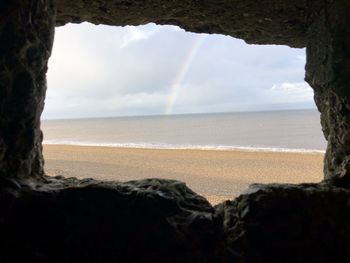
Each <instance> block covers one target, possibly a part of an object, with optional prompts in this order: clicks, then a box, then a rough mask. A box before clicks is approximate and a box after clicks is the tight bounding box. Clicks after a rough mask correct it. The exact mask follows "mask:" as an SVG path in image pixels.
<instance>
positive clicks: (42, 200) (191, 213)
mask: <svg viewBox="0 0 350 263" xmlns="http://www.w3.org/2000/svg"><path fill="white" fill-rule="evenodd" d="M349 13H350V2H349V1H347V0H337V1H331V0H322V1H314V0H297V1H291V0H273V1H267V0H264V1H259V2H258V4H257V2H256V1H252V0H248V1H240V0H235V1H231V0H222V1H211V0H208V1H206V0H186V1H161V0H158V1H157V0H150V1H145V0H136V1H129V0H122V1H103V0H96V1H86V0H77V1H68V0H56V1H53V0H40V1H30V0H8V1H5V2H4V3H2V5H1V7H0V37H1V41H0V208H1V210H0V211H1V212H0V232H1V233H2V235H1V237H0V239H1V241H2V242H1V243H2V244H5V245H4V246H1V248H0V249H1V250H0V261H1V262H17V261H19V260H22V261H23V260H25V261H26V262H37V261H38V260H39V261H41V262H66V261H81V260H85V261H88V262H89V261H90V262H97V261H98V260H101V259H102V260H104V261H111V260H118V261H119V262H164V261H167V262H229V261H230V260H234V259H236V260H238V261H243V262H244V261H246V262H261V261H266V262H273V261H277V262H281V261H288V260H289V261H294V262H296V261H301V260H302V261H308V262H310V261H315V260H318V261H321V262H322V261H324V262H329V261H330V260H333V261H336V260H340V259H343V258H348V257H349V254H350V252H349V250H348V246H349V244H350V238H349V236H350V235H349V228H348V226H347V223H348V222H349V219H350V218H349V217H350V207H349V206H350V204H349V202H348V200H349V195H350V193H349V190H348V189H347V187H348V185H349V180H350V173H349V171H350V127H349V124H350V119H349V118H350V114H349V111H350V105H349V104H350V100H349V97H350V95H349V94H350V92H349V89H348V86H349V85H350V83H349V79H350V67H349V65H350V52H349V46H350V37H349V36H350V27H349V26H348V25H349V24H350V23H349V22H350V16H348V14H349ZM83 21H89V22H92V23H97V24H98V23H103V24H109V25H127V24H131V25H138V24H144V23H147V22H155V23H158V24H175V25H179V26H181V27H183V28H185V29H187V30H191V31H194V32H207V33H221V34H228V35H231V36H234V37H238V38H242V39H244V40H246V41H247V42H249V43H258V44H285V45H290V46H293V47H304V46H306V47H307V65H306V80H307V81H308V83H309V84H310V85H311V86H312V88H313V89H314V91H315V101H316V104H317V106H318V109H319V110H320V112H321V124H322V128H323V131H324V134H325V137H326V139H327V140H328V147H327V152H326V156H325V179H326V180H325V181H324V182H323V183H321V184H313V185H299V186H290V185H284V186H281V185H280V186H255V187H253V188H251V189H250V192H247V193H246V194H243V195H242V196H241V197H239V198H238V199H236V200H235V201H227V202H225V203H223V204H220V205H219V206H217V207H215V208H213V207H211V206H210V205H209V203H208V202H207V201H206V200H205V199H203V198H202V197H200V196H198V195H196V194H195V193H193V192H192V191H191V190H189V189H188V188H186V187H185V185H183V184H182V183H179V182H176V181H162V180H157V179H153V180H146V181H134V182H128V183H123V184H120V183H106V182H98V181H94V180H83V181H80V180H76V179H65V178H61V177H56V178H49V177H46V176H45V175H44V171H43V163H44V161H43V157H42V146H41V141H42V133H41V131H40V115H41V112H42V110H43V106H44V98H45V91H46V76H45V74H46V70H47V61H48V59H49V56H50V52H51V48H52V43H53V35H54V27H55V25H56V24H57V25H63V24H65V23H67V22H83ZM155 176H156V175H155ZM337 186H340V187H341V188H339V187H337ZM52 224H54V225H52ZM106 240H107V241H108V242H105V241H106ZM122 243H125V244H124V245H123V246H122ZM59 248H61V250H60V249H59ZM320 248H321V249H320ZM298 251H302V252H303V253H301V252H298ZM19 252H20V253H19Z"/></svg>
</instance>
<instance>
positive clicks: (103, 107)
mask: <svg viewBox="0 0 350 263" xmlns="http://www.w3.org/2000/svg"><path fill="white" fill-rule="evenodd" d="M305 59H306V57H305V50H304V49H292V48H289V47H286V46H275V45H273V46H272V45H248V44H246V43H245V42H244V41H242V40H239V39H235V38H232V37H230V36H224V35H215V34H213V35H209V34H195V33H190V32H185V31H184V30H183V29H181V28H179V27H175V26H158V25H155V24H147V25H143V26H137V27H133V26H126V27H114V26H113V27H112V26H101V25H100V26H95V25H92V24H88V23H83V24H79V25H76V24H75V25H73V24H68V25H66V26H64V27H58V28H56V34H55V41H54V47H53V52H52V56H51V58H50V61H49V70H48V74H47V77H48V90H47V94H46V104H45V110H44V113H43V119H56V118H87V117H112V116H134V115H166V114H185V113H209V112H233V111H263V110H283V109H304V108H315V105H314V102H313V92H312V89H311V88H310V87H309V86H308V85H307V83H305V82H304V66H305Z"/></svg>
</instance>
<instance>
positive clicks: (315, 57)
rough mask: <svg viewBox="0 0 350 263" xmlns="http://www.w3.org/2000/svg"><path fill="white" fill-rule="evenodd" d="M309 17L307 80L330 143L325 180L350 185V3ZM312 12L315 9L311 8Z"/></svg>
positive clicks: (342, 2)
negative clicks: (313, 93) (312, 90)
mask: <svg viewBox="0 0 350 263" xmlns="http://www.w3.org/2000/svg"><path fill="white" fill-rule="evenodd" d="M328 2H329V3H328V4H327V6H326V8H324V9H322V10H321V11H319V12H315V13H312V15H311V16H310V28H309V31H308V41H307V43H308V44H307V64H306V78H305V79H306V80H307V82H308V83H309V84H310V86H311V87H312V88H313V89H314V92H315V101H316V104H317V107H318V109H319V111H320V112H321V124H322V129H323V133H324V135H325V138H326V140H327V141H328V147H327V152H326V156H325V166H324V174H325V179H326V180H328V181H330V182H332V183H336V184H338V185H343V186H348V185H349V183H350V89H349V88H350V27H349V24H350V15H349V14H350V2H349V1H347V0H337V1H328ZM310 8H311V10H313V9H312V6H310Z"/></svg>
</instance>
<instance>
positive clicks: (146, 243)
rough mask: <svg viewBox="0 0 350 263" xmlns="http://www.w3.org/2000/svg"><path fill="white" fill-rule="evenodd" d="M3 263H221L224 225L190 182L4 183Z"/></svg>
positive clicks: (0, 216) (57, 180)
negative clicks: (190, 185)
mask: <svg viewBox="0 0 350 263" xmlns="http://www.w3.org/2000/svg"><path fill="white" fill-rule="evenodd" d="M2 188H3V189H1V192H0V193H1V199H0V202H1V210H2V212H1V214H0V233H1V236H0V239H1V244H2V246H1V248H0V249H1V253H0V262H220V259H223V258H225V257H224V255H223V252H224V251H223V250H222V249H223V248H224V245H223V243H224V238H223V232H222V221H220V220H219V219H218V218H217V217H216V216H215V212H214V209H213V207H212V206H211V205H210V204H209V203H208V201H206V200H205V199H204V198H203V197H201V196H199V195H197V194H195V193H194V192H192V191H191V190H190V189H188V188H187V187H186V186H185V184H184V183H181V182H177V181H171V180H166V181H165V180H157V179H153V180H142V181H132V182H127V183H103V182H99V181H94V180H82V181H79V180H77V179H63V178H61V177H56V178H52V179H51V178H49V179H47V182H46V184H38V185H35V184H33V183H32V184H31V185H20V184H18V183H16V182H14V181H7V182H6V183H4V182H2Z"/></svg>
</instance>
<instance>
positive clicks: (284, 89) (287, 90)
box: [270, 82, 313, 102]
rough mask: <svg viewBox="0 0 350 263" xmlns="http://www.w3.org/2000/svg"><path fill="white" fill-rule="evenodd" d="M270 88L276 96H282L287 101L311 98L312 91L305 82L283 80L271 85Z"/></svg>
mask: <svg viewBox="0 0 350 263" xmlns="http://www.w3.org/2000/svg"><path fill="white" fill-rule="evenodd" d="M270 90H271V92H272V93H273V94H274V95H275V96H278V98H283V97H284V98H286V99H287V100H288V101H294V102H304V101H310V100H312V99H313V91H312V89H311V87H310V86H309V85H308V84H307V83H306V82H296V83H289V82H284V83H281V84H275V85H273V86H272V88H271V89H270ZM286 99H284V100H286Z"/></svg>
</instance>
